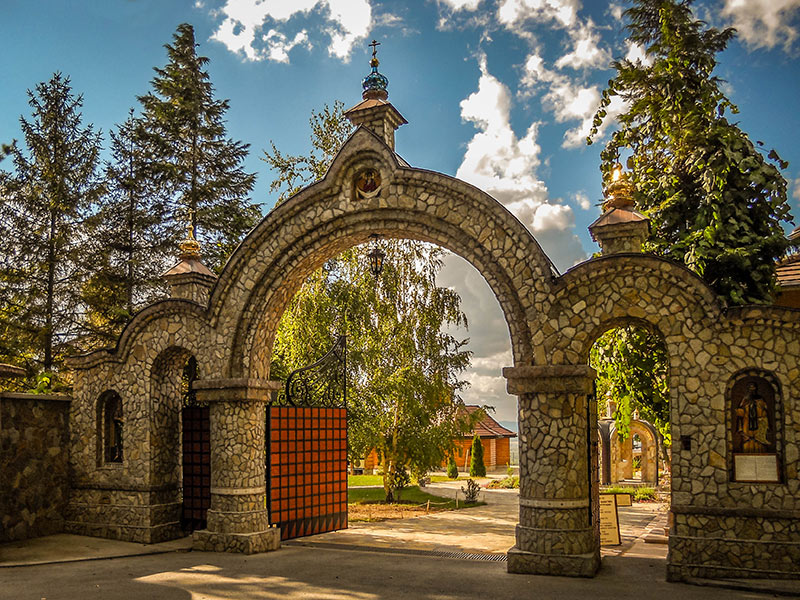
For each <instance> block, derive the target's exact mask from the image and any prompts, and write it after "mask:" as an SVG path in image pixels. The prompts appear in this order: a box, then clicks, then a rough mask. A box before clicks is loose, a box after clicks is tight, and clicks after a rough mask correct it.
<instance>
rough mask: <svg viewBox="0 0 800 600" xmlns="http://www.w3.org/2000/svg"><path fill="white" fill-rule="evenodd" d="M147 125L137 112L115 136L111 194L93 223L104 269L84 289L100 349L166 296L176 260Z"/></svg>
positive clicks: (108, 182) (107, 193)
mask: <svg viewBox="0 0 800 600" xmlns="http://www.w3.org/2000/svg"><path fill="white" fill-rule="evenodd" d="M142 137H143V133H142V126H141V121H140V120H139V119H137V118H135V117H134V114H133V110H131V112H130V114H129V116H128V119H126V120H125V122H124V123H122V124H121V125H119V126H118V127H117V129H116V131H112V132H111V161H110V162H109V163H108V164H107V165H106V169H105V176H106V190H105V194H104V195H103V197H102V199H101V202H100V207H99V210H98V211H97V213H96V214H95V215H94V216H93V217H92V219H91V224H92V241H93V243H94V246H95V252H96V254H97V256H98V257H99V259H100V260H101V263H100V265H99V268H98V269H97V270H96V271H95V272H94V273H93V274H92V276H91V277H90V278H89V280H88V281H87V282H86V284H85V285H84V287H83V291H82V296H83V301H84V302H85V304H86V307H87V310H86V318H85V326H86V328H87V329H88V330H89V331H90V332H91V335H92V336H93V337H94V338H95V340H96V342H97V344H98V345H106V344H108V343H111V342H113V341H114V339H116V337H117V336H118V335H119V333H120V332H121V330H122V328H123V327H124V326H125V324H126V323H127V322H128V321H129V320H130V318H131V317H132V316H133V314H134V312H135V311H136V310H137V309H138V308H140V307H141V306H143V305H145V304H147V303H149V302H152V301H153V300H155V299H156V298H157V297H158V296H159V295H162V294H163V282H162V280H161V274H162V273H163V272H164V271H166V270H167V269H168V268H169V267H170V266H171V264H170V263H172V262H174V260H175V256H176V250H175V246H174V244H173V239H174V237H175V235H176V234H175V233H174V232H173V231H172V229H171V227H172V225H173V223H172V222H171V220H170V214H169V210H168V207H167V204H166V203H165V202H164V200H163V198H162V197H161V196H160V195H159V194H158V193H157V189H156V188H155V186H154V185H153V180H152V178H151V177H150V171H149V167H150V165H149V161H148V156H147V153H146V149H145V147H144V143H143V141H142Z"/></svg>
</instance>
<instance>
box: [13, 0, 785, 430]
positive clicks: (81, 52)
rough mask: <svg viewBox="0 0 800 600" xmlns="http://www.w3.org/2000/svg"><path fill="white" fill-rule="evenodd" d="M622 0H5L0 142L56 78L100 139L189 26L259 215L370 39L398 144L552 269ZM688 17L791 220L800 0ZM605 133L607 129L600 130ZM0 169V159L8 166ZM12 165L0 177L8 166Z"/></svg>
mask: <svg viewBox="0 0 800 600" xmlns="http://www.w3.org/2000/svg"><path fill="white" fill-rule="evenodd" d="M626 6H627V4H626V3H624V2H594V1H585V2H582V1H581V0H416V1H410V2H400V1H397V0H395V1H389V0H273V1H270V0H266V1H265V2H260V1H258V0H227V2H226V1H225V0H221V1H213V0H198V1H196V2H192V1H186V2H179V1H174V0H173V1H169V2H164V1H163V0H111V1H109V0H91V1H83V2H74V1H71V2H69V1H66V0H61V1H57V0H40V1H38V2H30V0H1V1H0V15H1V16H2V19H0V39H1V40H2V42H3V59H2V61H0V82H2V89H1V90H0V141H10V140H11V139H13V138H20V137H21V133H20V129H19V122H18V120H19V116H20V115H26V116H27V115H29V107H28V105H27V97H26V89H29V88H33V87H34V86H35V85H36V84H37V83H39V82H41V81H45V80H47V79H49V78H50V76H51V75H52V73H53V72H54V71H61V72H63V73H64V74H67V75H69V76H70V77H71V79H72V85H73V89H74V91H75V92H76V93H82V94H84V109H83V114H84V119H85V121H86V122H91V123H94V124H95V126H96V127H98V128H100V129H101V130H102V131H103V132H104V134H105V135H106V139H107V133H108V131H109V130H110V129H111V128H112V127H113V126H114V125H115V124H116V123H119V122H121V121H122V120H124V118H125V117H126V115H127V112H128V109H129V108H130V107H134V108H138V103H137V101H136V96H137V95H141V94H144V93H146V92H147V91H149V89H150V86H149V82H150V80H151V78H152V76H153V71H152V69H153V67H155V66H163V65H164V64H165V62H166V54H165V51H164V48H163V45H164V44H165V43H167V42H170V41H171V40H172V34H173V33H174V32H175V28H176V26H177V25H178V24H179V23H181V22H189V23H192V24H193V25H194V27H195V31H196V38H197V42H198V43H199V44H200V48H199V52H200V53H201V54H203V55H205V56H207V57H209V59H210V64H209V66H208V71H209V73H210V75H211V80H212V82H213V84H214V85H215V87H216V94H217V97H218V98H228V99H230V105H231V106H230V110H229V112H228V114H227V120H228V131H229V134H230V135H231V136H232V137H233V138H235V139H239V140H242V141H244V142H247V143H249V144H250V146H251V149H250V150H251V153H250V157H249V158H248V160H247V168H248V169H249V170H250V171H254V172H256V173H257V174H258V183H257V185H256V188H255V190H254V193H253V200H254V201H256V202H261V203H263V204H264V208H265V210H268V209H269V208H270V207H271V206H272V204H273V203H274V197H271V196H270V195H269V193H268V189H269V182H270V181H271V179H272V175H271V174H270V173H269V171H268V169H267V168H266V165H265V163H263V162H262V161H260V160H259V156H260V155H261V154H262V152H263V150H264V149H265V148H267V147H268V144H269V141H270V140H272V141H274V142H275V144H276V145H277V146H278V147H279V148H280V149H281V150H284V151H287V152H292V153H302V152H306V151H307V150H308V147H309V130H308V125H307V122H308V117H309V115H310V112H311V110H312V109H319V108H320V107H322V105H323V104H324V103H331V102H333V101H334V100H337V99H339V100H342V101H343V102H344V103H345V104H346V105H347V106H348V107H349V106H352V105H354V104H356V103H357V102H358V101H359V100H360V80H361V78H362V77H363V76H364V75H365V74H366V73H367V72H368V70H369V66H368V58H369V49H368V48H367V43H368V42H369V41H370V40H372V39H373V38H377V39H378V40H379V41H380V42H381V44H382V45H381V47H380V50H379V57H380V59H381V72H382V73H384V74H385V75H386V76H387V77H388V78H389V93H390V95H389V99H390V101H391V102H392V103H393V104H394V105H395V107H397V109H398V110H399V111H400V112H401V113H402V114H403V115H404V116H405V117H406V119H407V120H408V121H409V124H408V125H406V126H404V127H402V128H401V129H400V130H399V131H398V133H397V150H398V152H399V153H400V154H401V155H402V156H403V157H404V158H405V159H406V160H407V161H408V162H410V163H411V164H412V165H415V166H419V167H424V168H428V169H433V170H438V171H442V172H444V173H447V174H450V175H456V176H458V177H460V178H463V179H465V180H467V181H470V182H471V183H474V184H476V185H478V186H479V187H481V188H483V189H485V190H486V191H488V192H489V193H491V194H492V195H494V196H495V197H496V198H497V199H498V200H499V201H501V202H502V203H503V204H505V205H506V206H508V207H509V209H510V210H512V212H514V213H515V214H516V215H517V216H518V217H519V218H520V219H521V220H522V221H523V222H524V223H525V224H526V225H527V226H528V227H529V228H530V229H531V231H532V232H533V234H534V235H535V236H536V238H537V239H538V240H539V241H540V243H541V244H542V246H543V247H544V248H545V250H546V251H547V252H548V254H549V255H550V256H551V258H553V260H554V261H555V263H556V265H557V266H558V267H559V269H560V270H562V271H564V270H565V269H567V268H569V267H570V266H571V265H573V264H574V263H575V262H576V261H580V260H582V259H584V258H585V257H586V256H587V255H588V253H591V252H593V251H595V250H596V247H595V245H594V244H593V243H592V241H591V239H590V237H589V235H588V233H587V232H586V226H587V225H588V224H589V223H591V221H593V220H594V219H595V218H596V217H597V215H598V214H599V209H598V208H597V206H596V204H597V202H598V201H599V199H600V198H601V187H600V178H599V171H598V164H599V161H598V156H599V152H600V149H601V147H602V140H601V141H600V142H598V143H596V144H595V145H594V146H592V147H586V146H585V144H583V143H582V139H583V137H584V133H585V131H586V127H587V123H588V121H587V119H591V116H592V114H593V112H594V108H595V106H596V104H597V101H598V98H599V92H600V91H601V90H602V86H603V85H604V83H605V82H606V81H607V80H608V78H609V77H610V76H611V75H612V72H611V71H609V70H608V64H609V61H610V59H611V58H615V57H623V56H635V55H636V49H635V48H631V47H630V46H628V45H627V44H626V43H625V35H624V32H623V31H622V27H621V25H622V23H621V21H620V13H621V10H622V9H623V8H625V7H626ZM695 8H696V12H697V14H698V15H699V16H701V17H702V18H703V19H705V20H707V21H708V22H710V23H712V24H714V25H728V24H732V25H735V26H736V27H737V28H738V30H739V37H738V38H737V39H736V40H735V41H734V42H733V43H732V44H731V45H730V47H729V49H728V50H726V51H725V52H724V53H723V54H722V55H720V65H719V68H718V71H717V74H718V75H719V76H720V77H722V78H723V79H725V80H726V81H727V83H726V84H725V85H726V91H727V93H728V95H729V97H730V98H731V100H732V101H733V102H734V103H736V104H738V106H739V108H740V109H741V113H740V115H738V120H739V123H740V125H741V127H742V128H743V129H744V130H745V131H747V132H748V133H749V134H750V135H751V137H752V138H753V139H757V140H761V141H763V142H764V143H765V145H766V147H767V148H775V149H776V150H777V151H778V152H779V154H780V155H781V156H782V157H783V158H784V159H786V160H788V161H789V162H790V167H789V168H788V169H787V170H786V171H785V172H784V176H785V177H786V178H787V179H788V180H789V181H790V184H791V185H790V192H791V193H792V206H793V208H794V212H795V214H798V215H800V210H798V207H799V205H800V145H798V144H797V142H796V139H797V135H798V132H800V111H799V110H798V104H799V103H800V100H799V99H800V62H798V52H799V51H800V41H798V40H797V35H798V30H799V29H800V0H703V1H701V2H698V3H697V4H696V5H695ZM612 126H613V125H612ZM3 166H6V165H3ZM6 168H7V166H6ZM441 282H442V283H443V284H446V285H452V286H453V287H455V288H456V289H457V290H458V291H459V292H460V293H461V294H462V297H463V299H464V307H465V309H466V312H467V314H468V316H469V317H471V323H472V325H471V327H470V331H469V335H470V337H471V339H472V343H471V347H472V349H473V350H474V351H475V357H474V361H473V369H472V370H471V372H470V374H469V378H470V380H471V381H472V384H473V386H472V389H471V391H470V392H468V393H467V395H466V397H465V399H466V400H467V401H468V402H488V403H489V404H493V405H495V406H496V407H497V409H498V412H497V417H498V418H499V419H502V420H511V419H513V418H514V403H513V401H512V399H510V398H508V397H507V396H506V395H505V394H504V392H503V388H504V382H503V379H502V377H501V376H500V372H499V369H500V368H501V367H502V366H505V365H508V364H510V353H509V350H508V346H509V342H508V334H507V329H505V326H504V325H503V320H502V315H501V314H500V312H499V307H498V306H497V303H496V301H495V300H494V298H493V296H492V295H491V292H490V291H489V290H488V287H487V286H486V285H485V283H484V282H483V280H482V278H481V277H480V275H479V274H478V273H477V272H476V271H475V270H474V269H472V268H471V267H470V266H469V265H467V264H466V263H464V261H462V260H460V259H457V258H453V259H449V260H448V262H447V266H446V268H445V271H444V272H443V273H442V277H441Z"/></svg>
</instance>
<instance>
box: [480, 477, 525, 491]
mask: <svg viewBox="0 0 800 600" xmlns="http://www.w3.org/2000/svg"><path fill="white" fill-rule="evenodd" d="M486 487H488V488H492V489H505V490H516V489H519V477H517V476H516V475H509V476H508V477H504V478H503V479H494V480H492V481H490V482H489V483H488V485H487V486H486Z"/></svg>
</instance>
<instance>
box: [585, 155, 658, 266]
mask: <svg viewBox="0 0 800 600" xmlns="http://www.w3.org/2000/svg"><path fill="white" fill-rule="evenodd" d="M634 191H635V189H634V187H633V184H632V183H631V182H630V180H629V179H628V175H627V173H624V172H623V170H622V165H619V164H617V165H616V166H615V167H614V171H613V174H612V176H611V182H610V183H609V184H608V185H607V186H606V189H605V193H604V195H605V201H604V202H603V214H602V215H600V218H599V219H597V220H596V221H595V222H594V223H592V224H591V225H589V233H591V234H592V239H593V240H594V241H595V242H597V243H598V244H600V249H601V251H602V253H603V254H604V255H606V254H617V253H619V252H641V251H642V244H643V243H644V240H645V239H646V238H647V233H648V231H649V228H650V225H649V224H650V220H649V219H648V218H647V217H645V216H644V215H643V214H641V213H640V212H639V211H637V210H636V209H635V205H634V201H633V192H634Z"/></svg>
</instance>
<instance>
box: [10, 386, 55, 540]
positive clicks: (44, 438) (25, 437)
mask: <svg viewBox="0 0 800 600" xmlns="http://www.w3.org/2000/svg"><path fill="white" fill-rule="evenodd" d="M69 403H70V398H69V397H67V396H57V395H34V394H17V393H7V392H5V393H0V542H9V541H15V540H24V539H27V538H32V537H37V536H42V535H50V534H53V533H58V532H60V531H62V530H63V527H64V516H63V515H64V509H65V508H66V504H67V500H68V499H69Z"/></svg>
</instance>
